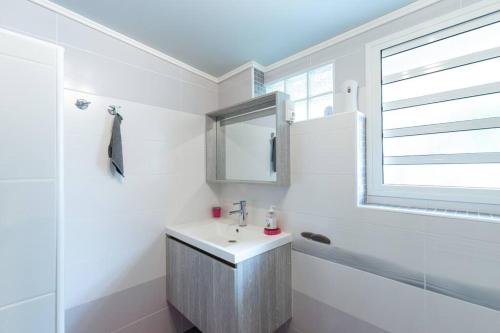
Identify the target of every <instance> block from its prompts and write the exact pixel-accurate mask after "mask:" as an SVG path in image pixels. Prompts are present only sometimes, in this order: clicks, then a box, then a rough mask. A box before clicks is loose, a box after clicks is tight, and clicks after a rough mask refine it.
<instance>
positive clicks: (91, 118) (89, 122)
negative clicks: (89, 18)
mask: <svg viewBox="0 0 500 333" xmlns="http://www.w3.org/2000/svg"><path fill="white" fill-rule="evenodd" d="M0 27H3V28H6V29H9V30H13V31H18V32H20V33H23V34H26V35H31V36H35V37H36V38H40V39H43V40H48V41H52V42H54V43H57V44H59V45H61V46H63V47H64V49H65V64H64V65H65V66H64V71H65V75H64V79H65V102H64V120H65V132H64V141H65V164H66V170H65V171H66V180H67V181H66V188H65V190H66V243H65V254H66V260H65V264H66V267H65V283H66V285H65V301H66V304H65V305H66V308H67V311H66V327H67V332H68V333H72V332H86V333H88V332H93V333H98V332H103V333H104V332H106V333H108V332H121V333H125V332H126V333H134V332H144V331H147V332H148V333H156V332H158V333H159V332H161V333H165V332H177V331H182V330H183V329H184V328H188V327H189V325H190V324H189V323H187V322H186V321H185V320H184V319H183V318H182V316H180V315H179V314H178V313H177V312H176V311H175V310H173V309H170V308H168V306H167V304H166V302H165V298H164V295H165V292H164V290H165V285H164V283H163V281H164V278H163V277H164V275H165V262H164V258H165V253H164V251H165V250H164V244H163V237H162V235H163V228H164V226H165V225H167V224H170V223H180V222H185V221H189V220H190V219H196V218H199V217H200V216H202V217H206V216H207V215H208V212H209V211H210V210H209V207H210V206H211V205H213V204H214V203H216V202H217V198H216V197H215V196H214V194H213V192H212V190H211V189H210V188H209V187H208V186H207V185H206V184H205V178H204V177H205V167H204V116H203V114H204V113H206V112H207V111H210V110H213V109H215V108H216V107H217V99H218V96H217V94H218V87H217V85H216V84H215V83H213V82H211V81H209V80H207V79H205V78H203V77H200V76H198V75H195V74H193V73H191V72H189V71H187V70H185V69H183V68H180V67H177V66H175V65H172V64H171V63H168V62H165V61H163V60H161V59H159V58H156V57H154V56H152V55H149V54H147V53H144V52H143V51H141V50H139V49H136V48H134V47H131V46H129V45H127V44H124V43H122V42H120V41H118V40H116V39H114V38H112V37H109V36H107V35H104V34H102V33H100V32H97V31H95V30H93V29H91V28H88V27H86V26H83V25H81V24H79V23H77V22H75V21H72V20H70V19H68V18H66V17H63V16H60V15H57V14H55V13H53V12H51V11H49V10H47V9H44V8H42V7H40V6H38V5H35V4H33V3H32V2H30V1H27V0H4V1H2V10H1V11H0ZM77 98H85V99H87V100H89V101H91V102H92V104H91V105H90V106H89V108H88V109H87V110H84V111H83V110H78V109H77V108H76V107H75V106H74V103H75V101H76V99H77ZM111 104H113V105H120V106H121V109H120V110H119V112H120V113H121V114H122V115H123V118H124V120H123V123H122V138H123V145H124V159H125V173H126V177H125V180H124V181H123V182H121V181H120V180H119V179H116V178H114V177H113V176H112V175H111V173H110V169H109V164H108V159H107V145H108V143H109V138H110V128H111V122H112V116H111V115H109V114H108V113H107V111H106V109H107V107H108V105H111ZM45 199H48V198H45V197H44V198H43V200H45ZM43 200H42V201H40V203H42V202H43ZM39 332H40V333H45V332H47V333H48V332H52V331H51V330H48V331H44V330H40V331H39ZM9 333H10V332H9Z"/></svg>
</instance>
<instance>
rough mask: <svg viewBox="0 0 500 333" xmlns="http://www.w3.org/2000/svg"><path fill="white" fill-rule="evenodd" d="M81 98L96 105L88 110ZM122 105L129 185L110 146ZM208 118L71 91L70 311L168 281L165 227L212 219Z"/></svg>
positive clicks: (67, 121) (67, 150)
mask: <svg viewBox="0 0 500 333" xmlns="http://www.w3.org/2000/svg"><path fill="white" fill-rule="evenodd" d="M77 98H85V99H88V100H90V101H92V104H91V106H90V107H89V108H88V109H87V110H85V111H81V110H78V109H76V107H75V106H74V105H73V104H74V102H75V100H76V99H77ZM110 104H116V105H120V106H121V109H120V111H119V112H120V114H121V115H122V116H123V118H124V119H123V122H122V128H121V129H122V140H123V154H124V166H125V175H126V177H125V180H124V181H123V182H120V181H119V180H117V179H116V178H114V177H113V176H112V175H111V172H110V168H109V160H108V158H107V145H108V143H109V139H110V135H111V133H110V128H111V124H112V120H113V117H112V116H110V115H109V114H108V113H107V112H106V108H107V106H108V105H110ZM204 129H205V127H204V117H203V116H201V115H197V114H193V113H187V112H180V111H174V110H169V109H164V108H160V107H154V106H150V105H144V104H139V103H134V102H129V101H125V100H121V99H115V98H109V97H102V96H97V95H88V94H83V93H81V92H74V91H69V90H68V91H66V96H65V157H66V161H67V162H66V210H67V216H66V220H67V221H66V263H67V264H66V290H67V291H66V306H67V307H68V308H71V307H73V306H76V305H79V304H82V303H85V302H88V301H91V300H95V299H97V298H100V297H103V296H105V295H109V294H112V293H114V292H117V291H119V290H123V289H127V288H130V287H132V286H134V285H138V284H141V283H144V282H147V281H150V280H152V279H154V278H158V277H161V276H163V275H165V262H164V258H165V252H164V251H165V249H164V239H163V237H162V233H163V230H164V227H165V225H167V224H172V223H182V222H185V221H189V220H192V219H196V218H204V217H206V216H207V215H208V212H209V211H210V205H211V204H213V203H215V202H216V200H217V199H216V198H215V197H214V195H213V193H212V191H211V189H210V188H209V187H208V185H206V184H205V173H204V135H205V133H204Z"/></svg>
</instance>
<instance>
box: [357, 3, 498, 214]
mask: <svg viewBox="0 0 500 333" xmlns="http://www.w3.org/2000/svg"><path fill="white" fill-rule="evenodd" d="M497 11H500V3H491V2H490V3H486V2H480V3H477V4H474V5H470V6H469V7H466V8H463V9H460V10H457V11H455V12H453V13H450V14H447V15H444V16H441V17H439V18H436V19H433V20H430V21H428V22H425V23H422V24H419V25H417V26H415V27H412V28H409V29H406V30H404V31H401V32H398V33H395V34H392V35H390V36H387V37H384V38H381V39H379V40H376V41H373V42H370V43H367V44H366V47H365V51H366V59H365V64H366V87H367V89H366V90H367V128H366V135H367V137H366V140H367V142H366V175H365V176H366V177H367V179H366V193H365V194H364V199H363V201H364V202H363V203H364V204H379V205H395V206H405V207H418V208H430V209H444V210H454V211H473V212H476V213H477V212H481V213H489V214H500V189H498V190H497V189H474V188H458V187H457V188H453V187H438V186H411V185H387V184H384V183H383V165H384V164H383V158H384V155H383V142H382V140H383V128H382V126H383V123H382V112H383V111H382V81H383V78H382V56H383V50H386V49H388V48H392V49H391V50H392V51H393V52H394V53H396V52H402V51H404V50H406V49H409V48H413V47H417V46H420V45H424V44H427V43H429V42H431V41H432V40H431V38H435V37H436V34H437V33H439V32H440V31H441V30H444V29H447V32H446V35H448V36H449V31H450V30H449V29H452V31H453V34H458V33H460V32H463V31H464V30H470V28H469V24H468V23H465V22H467V21H470V20H474V19H479V20H478V21H476V22H481V23H483V22H482V21H481V20H483V21H485V20H486V19H485V17H483V16H485V15H488V14H491V13H493V12H497ZM499 14H500V13H499ZM463 23H465V24H463ZM460 24H462V25H460ZM475 24H477V23H475ZM429 34H434V35H433V36H428V35H429ZM438 37H439V35H438ZM410 43H412V44H413V45H410ZM398 46H399V48H400V49H399V50H398ZM464 58H465V57H464ZM468 58H470V57H468ZM462 60H464V61H470V59H462ZM452 61H454V59H452V60H451V61H450V62H452ZM444 65H445V66H446V64H444ZM414 74H417V75H418V74H419V73H414ZM388 76H391V75H388ZM493 85H496V88H498V86H499V85H500V84H496V83H495V84H493ZM487 86H489V87H487ZM483 88H484V89H483ZM489 88H490V89H491V88H492V85H485V87H480V88H479V90H480V91H479V92H478V93H485V92H484V91H487V90H488V89H489ZM493 88H495V87H493ZM496 88H495V89H496ZM467 89H469V88H467ZM473 89H474V87H473V88H471V89H470V90H473ZM499 90H500V89H499ZM444 94H446V93H444ZM444 94H443V95H444ZM436 95H437V94H436ZM417 98H418V97H417ZM427 103H428V102H427ZM448 125H449V124H443V125H442V126H448ZM433 126H434V125H433ZM435 127H436V126H435ZM437 127H439V126H437ZM437 130H439V129H438V128H437ZM443 198H446V199H443Z"/></svg>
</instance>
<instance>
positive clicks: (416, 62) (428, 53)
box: [382, 22, 500, 75]
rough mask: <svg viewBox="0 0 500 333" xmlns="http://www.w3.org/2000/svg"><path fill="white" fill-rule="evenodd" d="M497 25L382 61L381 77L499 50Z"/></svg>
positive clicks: (499, 25) (498, 25) (499, 29)
mask: <svg viewBox="0 0 500 333" xmlns="http://www.w3.org/2000/svg"><path fill="white" fill-rule="evenodd" d="M498 36H500V23H499V22H497V23H494V24H491V25H487V26H484V27H481V28H478V29H475V30H471V31H467V32H465V33H461V34H458V35H455V36H452V37H448V38H446V39H442V40H438V41H436V42H434V43H429V44H426V45H424V46H421V47H417V48H414V49H411V50H408V51H406V52H401V53H397V54H395V55H392V56H389V57H386V58H383V59H382V66H383V72H384V75H391V74H395V73H400V72H404V71H407V70H410V69H413V68H417V67H422V66H425V65H429V64H434V63H437V62H441V61H444V60H449V59H453V58H456V57H460V56H465V55H468V54H471V53H474V52H480V51H485V50H488V49H492V48H495V47H500V38H498Z"/></svg>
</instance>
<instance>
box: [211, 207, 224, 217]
mask: <svg viewBox="0 0 500 333" xmlns="http://www.w3.org/2000/svg"><path fill="white" fill-rule="evenodd" d="M221 213H222V209H221V208H220V207H212V217H215V218H216V219H218V218H220V216H221Z"/></svg>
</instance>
